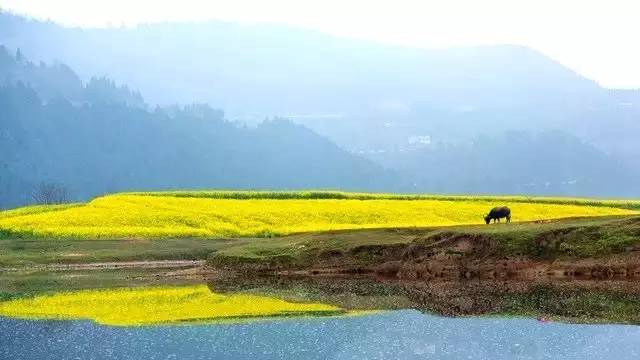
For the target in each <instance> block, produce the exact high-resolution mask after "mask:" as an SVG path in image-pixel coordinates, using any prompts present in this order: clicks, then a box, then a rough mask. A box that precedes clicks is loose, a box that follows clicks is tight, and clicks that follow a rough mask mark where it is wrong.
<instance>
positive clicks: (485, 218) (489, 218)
mask: <svg viewBox="0 0 640 360" xmlns="http://www.w3.org/2000/svg"><path fill="white" fill-rule="evenodd" d="M484 222H486V223H487V225H489V223H490V222H491V216H489V214H487V215H485V216H484Z"/></svg>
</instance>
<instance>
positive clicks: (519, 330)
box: [0, 310, 640, 360]
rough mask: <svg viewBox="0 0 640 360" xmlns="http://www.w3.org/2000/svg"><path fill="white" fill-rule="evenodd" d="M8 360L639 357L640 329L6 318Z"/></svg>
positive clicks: (349, 320) (478, 320)
mask: <svg viewBox="0 0 640 360" xmlns="http://www.w3.org/2000/svg"><path fill="white" fill-rule="evenodd" d="M0 359H2V360H5V359H6V360H9V359H12V360H21V359H38V360H46V359H52V360H53V359H55V360H59V359H83V360H84V359H132V360H134V359H135V360H138V359H252V360H253V359H492V360H494V359H615V360H623V359H634V360H635V359H640V326H629V325H575V324H564V323H554V322H541V321H538V320H535V319H525V318H487V317H458V318H448V317H441V316H435V315H428V314H423V313H421V312H419V311H416V310H397V311H385V312H379V313H374V314H368V315H361V316H352V317H335V318H295V319H278V320H262V321H256V322H248V323H240V324H211V325H179V326H148V327H113V326H102V325H97V324H95V323H93V322H90V321H63V320H61V321H51V320H19V319H10V318H1V317H0Z"/></svg>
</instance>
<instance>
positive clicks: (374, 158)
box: [0, 13, 640, 196]
mask: <svg viewBox="0 0 640 360" xmlns="http://www.w3.org/2000/svg"><path fill="white" fill-rule="evenodd" d="M0 44H2V45H4V46H5V47H6V51H5V54H8V55H4V58H3V55H2V54H1V53H0V66H2V72H0V83H4V84H10V86H9V87H8V88H5V89H4V95H3V96H5V97H7V96H13V97H14V98H15V97H18V98H22V97H27V98H29V97H32V95H33V94H31V95H29V94H30V92H29V90H27V89H22V88H20V87H19V86H18V85H17V84H18V82H21V83H24V84H27V86H26V87H27V88H29V89H31V91H32V92H33V93H34V94H35V97H37V98H38V100H33V101H35V102H36V103H39V104H40V105H39V107H37V109H39V110H37V111H39V112H40V113H39V115H38V117H39V118H40V119H41V120H38V121H44V120H42V119H46V118H51V117H54V118H55V116H60V114H59V113H56V114H57V115H55V114H54V113H52V112H54V111H62V112H63V113H65V112H69V113H73V114H76V115H73V116H72V118H74V119H80V118H82V119H83V120H78V121H82V123H81V124H85V123H86V124H92V121H103V122H105V125H100V126H104V128H108V126H107V125H106V124H107V123H108V122H110V121H114V122H116V123H117V124H119V125H117V126H124V127H122V128H119V130H117V131H116V130H113V131H112V130H108V131H106V132H105V131H104V128H102V130H100V131H98V130H95V129H93V127H92V126H89V125H87V126H84V125H83V126H79V125H78V124H75V123H69V124H68V125H69V126H72V127H74V128H79V129H80V128H81V129H82V130H81V132H80V133H78V134H76V133H74V135H78V136H83V137H89V138H91V137H99V138H101V139H102V140H101V141H111V140H108V139H110V137H115V138H119V137H123V135H125V136H124V137H125V138H126V134H128V132H130V131H131V132H134V131H140V134H142V133H144V132H146V130H145V131H143V130H142V129H145V128H146V127H147V126H152V127H153V131H152V132H151V133H152V134H155V135H154V136H153V137H155V138H156V139H164V141H165V143H160V142H154V143H153V146H154V147H156V151H157V152H159V153H162V154H163V155H162V156H173V155H171V154H172V152H183V153H188V155H189V156H188V157H182V158H178V157H174V158H172V159H173V160H172V161H175V162H176V163H175V164H176V166H178V165H180V166H184V168H183V167H178V168H172V167H168V168H162V167H161V166H159V165H158V164H159V162H161V161H160V160H159V159H157V160H154V161H151V162H150V164H154V165H153V166H155V168H153V169H154V170H153V171H152V169H151V168H144V167H140V164H139V163H136V164H135V165H134V164H133V163H126V162H123V163H117V164H116V163H114V164H110V165H109V166H117V167H118V168H119V169H127V166H132V167H135V169H136V170H135V171H134V170H130V171H134V172H135V173H136V174H137V175H135V176H133V177H131V178H128V179H127V180H126V181H125V180H124V179H122V178H119V179H116V180H109V182H110V183H113V184H116V185H114V186H107V185H106V184H103V185H104V186H98V185H96V186H95V187H91V191H89V190H87V191H84V190H83V191H82V193H83V194H85V195H87V196H88V195H89V194H94V193H97V192H100V191H108V190H115V189H125V188H126V189H129V188H140V189H141V188H145V189H148V188H155V187H162V188H170V187H186V186H190V187H221V186H224V187H271V188H283V187H292V188H293V187H295V188H300V187H306V188H312V187H325V188H326V187H332V188H348V189H357V190H372V189H373V190H376V189H379V190H385V191H408V192H483V193H498V192H500V193H529V194H562V195H598V196H640V188H638V187H637V186H636V185H635V184H636V183H637V180H638V179H640V176H639V175H638V170H636V169H637V168H638V166H637V165H638V161H637V159H638V156H640V145H639V144H638V142H637V140H636V139H637V138H638V136H639V135H640V92H639V91H633V90H617V89H605V88H602V87H600V86H599V85H598V84H597V83H595V82H593V81H591V80H588V79H585V78H584V77H582V76H580V75H579V74H576V73H575V72H573V71H571V70H570V69H568V68H566V67H564V66H562V65H560V64H558V63H556V62H555V61H553V60H551V59H549V58H548V57H546V56H544V55H542V54H540V53H538V52H536V51H534V50H532V49H529V48H525V47H521V46H511V45H505V46H488V47H473V48H454V49H439V50H424V49H412V48H406V47H398V46H390V45H382V44H377V43H372V42H365V41H359V40H349V39H341V38H336V37H332V36H329V35H325V34H322V33H318V32H313V31H307V30H300V29H294V28H288V27H284V26H278V25H251V26H249V25H239V24H232V23H224V22H214V21H211V22H203V23H196V24H188V23H180V24H169V23H162V24H150V25H141V26H138V27H136V28H108V29H81V28H66V27H62V26H59V25H57V24H55V23H51V22H42V21H35V20H28V19H25V18H23V17H19V16H15V15H12V14H7V13H0ZM18 49H19V50H20V53H19V54H17V52H18ZM9 58H11V59H10V60H7V59H9ZM20 58H22V59H20ZM27 59H30V60H32V61H34V62H36V63H37V62H39V61H43V62H44V63H42V64H39V63H38V64H37V65H36V64H34V63H31V62H30V61H28V60H27ZM64 64H67V65H68V66H67V65H64ZM76 74H77V75H76ZM111 79H114V80H111ZM116 83H117V84H126V86H118V85H116ZM18 88H20V89H18ZM138 90H140V92H138ZM18 93H20V94H22V95H16V94H18ZM143 95H144V98H143ZM60 99H65V100H66V101H67V102H68V104H67V103H65V102H63V103H64V104H66V105H64V106H63V107H62V108H63V109H65V110H60V109H59V108H56V107H55V106H61V105H60V104H59V100H60ZM12 101H13V100H12ZM16 101H17V100H16ZM21 101H22V100H21ZM29 101H31V100H29ZM192 103H198V104H205V103H208V104H212V106H214V107H215V108H221V109H224V111H225V112H224V114H226V116H225V115H223V113H222V111H218V110H213V109H212V108H211V107H209V106H205V105H198V106H188V107H187V108H184V105H188V104H192ZM56 104H58V105H56ZM173 104H177V105H176V106H173ZM21 106H24V109H28V108H29V106H30V105H26V104H22V105H21ZM69 106H70V107H69ZM158 106H159V107H158ZM156 107H158V109H157V110H156ZM24 109H23V110H24ZM24 111H26V110H24ZM119 112H123V113H126V115H122V116H123V117H124V118H126V119H131V120H128V121H127V122H125V124H126V125H121V124H120V123H118V121H121V120H116V119H118V116H120V115H117V114H118V113H119ZM203 113H204V114H206V116H204V118H207V119H214V121H213V122H212V123H208V125H206V126H205V127H204V128H203V127H202V126H204V125H202V124H201V123H199V122H198V121H200V120H193V119H194V118H195V119H198V118H203V116H202V114H203ZM5 114H8V113H5ZM80 114H82V115H80ZM10 116H12V117H15V116H17V115H15V114H11V115H10ZM265 118H279V119H280V120H277V121H275V122H273V121H269V122H267V123H265V124H263V125H259V124H261V123H262V121H263V120H264V119H265ZM10 119H11V118H6V117H5V118H4V119H3V120H0V121H4V122H9V123H12V121H13V120H10ZM95 119H100V120H95ZM133 119H147V120H144V121H142V122H137V120H133ZM162 119H164V120H162ZM176 119H191V120H184V121H183V120H176ZM225 119H230V120H231V122H229V120H225ZM282 119H288V120H290V121H291V122H295V123H298V124H300V125H303V126H304V127H301V126H295V125H294V124H292V123H291V122H288V121H283V120H282ZM25 121H26V120H25ZM28 121H36V120H28ZM194 121H195V122H194ZM143 123H144V124H145V125H141V124H143ZM133 124H137V125H136V126H138V125H139V126H140V129H138V130H133V129H132V128H131V127H130V126H133ZM158 124H163V125H158ZM194 124H199V125H197V126H195V125H194ZM212 124H216V125H215V126H214V125H212ZM222 124H224V125H222ZM243 124H247V126H248V127H245V126H244V125H243ZM24 126H27V127H29V126H42V124H40V123H29V124H28V125H24ZM210 126H211V128H208V127H210ZM218 127H221V128H224V129H225V130H224V131H223V130H220V129H219V128H218ZM214 128H215V129H216V130H215V131H214V130H212V129H214ZM230 129H235V130H230ZM309 129H311V131H310V130H309ZM7 131H16V130H15V128H14V129H11V130H7ZM47 131H54V130H51V129H49V130H47ZM57 131H62V130H60V129H57ZM96 131H97V132H96ZM154 131H155V132H157V133H155V132H154ZM226 131H228V132H229V133H227V132H226ZM182 132H187V133H188V134H189V135H184V136H183V137H181V138H180V139H175V138H174V137H172V136H170V135H169V134H170V133H182ZM218 132H219V133H218ZM232 133H233V134H234V135H231V134H232ZM43 134H44V133H41V134H40V135H37V136H49V135H46V134H44V135H43ZM196 134H197V135H196ZM203 134H207V136H210V138H207V136H204V135H203ZM200 135H202V137H201V139H200V140H199V141H198V142H195V143H191V142H189V141H187V140H186V139H188V138H190V137H192V136H196V137H197V138H200ZM214 135H215V136H214ZM24 136H25V139H28V138H31V137H33V136H36V135H34V134H28V135H24ZM51 136H53V135H51ZM55 136H58V137H59V136H62V134H61V133H57V135H55ZM235 136H238V137H235ZM10 137H13V135H11V134H10ZM257 139H259V140H257ZM327 139H329V140H327ZM142 140H144V141H151V140H149V139H147V138H146V137H143V138H142V139H136V140H135V141H142ZM83 141H84V140H83ZM118 141H124V140H118ZM129 141H131V143H127V144H124V143H122V144H119V145H118V148H121V149H123V150H122V154H121V155H122V156H125V154H126V153H127V152H128V151H131V149H132V148H133V145H134V144H133V142H134V140H133V139H129ZM231 143H233V144H234V145H230V144H231ZM334 143H335V144H336V145H337V146H336V145H334ZM83 144H84V145H87V146H90V144H87V143H83ZM163 144H164V145H163ZM205 144H206V145H205ZM254 145H255V146H254ZM78 146H79V148H74V149H81V148H82V146H80V145H78ZM129 146H131V147H129ZM158 148H166V149H164V150H162V151H160V150H158ZM342 149H344V150H342ZM78 151H79V150H78ZM163 151H166V153H164V152H163ZM225 151H228V152H229V154H231V153H233V154H235V155H234V156H235V157H233V156H230V157H228V156H227V155H215V156H214V155H211V154H214V153H215V154H227V153H225ZM325 153H326V154H331V155H326V156H324V155H323V154H325ZM144 154H145V156H151V157H152V158H153V157H154V155H153V154H152V152H150V153H144ZM239 154H242V156H240V155H239ZM68 155H69V154H68ZM86 156H87V159H85V160H83V161H88V162H90V156H89V155H86ZM105 156H106V155H105ZM140 156H142V154H140ZM364 158H367V160H365V159H364ZM66 159H69V157H67V158H66ZM184 159H190V160H189V161H186V160H184ZM258 159H259V160H258ZM293 159H297V160H295V161H294V160H293ZM33 161H36V160H33ZM139 161H143V160H142V158H140V159H139ZM191 161H193V162H191ZM0 162H2V159H0ZM54 162H55V161H54ZM182 162H184V164H182ZM5 163H6V161H5ZM36 163H37V161H36ZM243 163H251V164H253V166H251V167H253V168H256V169H261V170H260V171H258V170H256V171H248V170H246V169H245V167H244V165H242V164H243ZM101 164H102V165H106V163H101ZM194 164H205V165H203V166H204V169H206V171H205V170H203V168H200V169H199V170H198V171H195V170H188V169H192V166H194ZM294 164H296V165H295V166H294ZM33 166H34V168H39V166H37V165H33ZM52 166H53V165H52ZM83 166H84V165H83ZM149 166H151V165H149ZM296 166H297V167H296ZM215 167H222V168H223V169H234V170H233V171H230V170H229V171H228V172H227V171H226V170H225V171H223V172H224V173H225V175H223V174H222V173H219V172H214V170H212V169H213V168H215ZM265 168H271V169H272V170H265ZM385 168H386V169H385ZM177 169H180V170H179V171H177ZM320 169H323V170H320ZM12 171H14V172H17V173H16V174H19V175H21V177H22V178H23V180H22V181H23V182H25V183H30V184H32V183H33V182H35V181H39V180H40V179H41V178H45V177H46V176H44V175H42V174H40V175H37V176H35V175H34V176H31V175H29V176H26V178H28V179H29V180H24V179H25V177H24V176H22V175H24V171H18V170H15V169H14V170H12ZM50 171H53V170H50ZM50 171H49V170H47V172H46V174H49V173H50ZM74 171H76V170H74ZM95 171H96V172H97V173H99V174H100V176H99V177H98V178H99V179H100V181H102V180H104V179H107V178H109V176H107V175H106V174H104V173H102V172H98V170H97V169H95ZM127 171H129V170H127ZM163 171H166V172H168V173H169V174H167V175H166V176H167V177H165V175H163ZM194 171H195V172H194ZM207 171H212V172H211V173H208V172H207ZM265 171H266V173H265ZM145 173H148V174H150V175H148V176H146V177H145V176H142V175H141V174H145ZM259 173H262V174H263V175H258V174H259ZM303 174H304V175H303ZM137 176H140V177H137ZM15 177H16V178H17V177H20V176H17V175H16V176H15ZM176 177H181V179H180V181H178V180H176ZM52 178H55V176H52ZM134 178H135V179H136V180H135V181H134V180H133V179H134ZM192 180H193V181H192ZM100 181H98V183H100ZM88 183H90V181H88ZM88 187H89V185H87V184H84V185H82V186H79V188H82V189H85V188H88ZM78 193H80V191H78Z"/></svg>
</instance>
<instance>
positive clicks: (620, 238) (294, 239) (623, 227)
mask: <svg viewBox="0 0 640 360" xmlns="http://www.w3.org/2000/svg"><path fill="white" fill-rule="evenodd" d="M454 238H457V239H465V238H466V239H471V240H472V242H476V243H483V244H484V246H487V247H488V248H490V253H488V254H485V255H491V256H493V257H496V258H498V257H504V256H514V257H518V256H525V257H528V258H532V259H563V258H566V259H570V258H586V257H602V256H607V255H612V254H620V253H625V252H629V251H632V250H635V249H636V248H637V247H639V246H640V217H636V216H632V217H628V216H622V217H619V216H607V217H595V218H590V217H586V218H572V219H560V220H553V221H549V220H545V221H540V222H528V223H517V224H515V223H512V224H509V225H507V224H500V225H471V226H451V227H427V228H391V229H369V230H359V231H333V232H319V233H305V234H297V235H290V236H285V237H280V238H274V239H269V240H268V241H266V240H263V239H245V240H244V241H243V242H242V243H237V244H233V243H231V244H229V246H226V247H224V248H220V249H218V250H217V251H216V252H215V253H213V254H212V256H211V257H210V262H211V263H212V264H214V265H225V266H226V265H230V266H234V265H235V264H271V265H273V266H287V265H293V266H299V267H305V266H311V265H312V264H314V263H316V264H317V263H319V262H322V261H323V259H330V258H333V259H342V260H341V261H348V262H351V263H355V264H360V265H371V264H377V263H382V262H385V261H390V260H398V259H396V258H394V257H398V256H400V255H399V253H401V252H402V251H404V249H405V248H408V247H409V246H418V247H429V246H433V245H434V244H436V243H439V242H442V241H443V240H446V239H454ZM452 251H454V252H455V251H457V250H456V249H452Z"/></svg>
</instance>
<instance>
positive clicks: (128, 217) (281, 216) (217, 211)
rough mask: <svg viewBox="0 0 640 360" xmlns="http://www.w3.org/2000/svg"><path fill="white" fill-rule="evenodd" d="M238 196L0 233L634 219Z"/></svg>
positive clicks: (450, 203) (576, 207) (479, 204)
mask: <svg viewBox="0 0 640 360" xmlns="http://www.w3.org/2000/svg"><path fill="white" fill-rule="evenodd" d="M238 194H244V195H245V196H247V198H241V199H230V198H224V199H216V198H207V197H175V196H145V195H127V194H121V195H111V196H104V197H100V198H97V199H95V200H93V201H91V202H89V203H87V204H84V205H73V206H65V207H57V208H50V207H33V208H25V209H18V210H12V211H8V212H0V232H2V231H8V232H15V233H21V234H25V235H34V236H51V237H82V238H130V237H134V238H137V237H145V238H146V237H150V238H162V237H227V236H230V237H233V236H269V235H285V234H290V233H296V232H307V231H325V230H338V229H361V228H382V227H411V226H449V225H467V224H480V223H483V218H482V216H483V214H485V213H486V212H487V211H489V209H491V207H493V206H495V205H501V204H507V205H509V206H510V207H511V210H512V214H513V220H514V221H531V220H541V219H554V218H563V217H572V216H601V215H628V214H634V213H637V212H634V211H630V210H625V209H620V208H613V207H606V206H589V205H588V204H587V203H584V204H582V203H576V204H574V203H571V202H570V201H569V200H562V199H558V200H557V201H558V203H542V202H538V201H542V200H536V199H532V200H531V202H526V201H528V200H526V199H520V200H518V202H513V203H510V202H508V199H507V198H505V199H501V198H496V199H484V198H474V197H468V198H460V199H457V200H438V199H424V200H398V199H385V198H384V197H382V195H381V198H379V199H377V198H374V199H368V200H355V199H263V198H260V199H253V198H251V197H250V195H251V194H252V193H238ZM256 196H257V195H256ZM552 200H553V199H547V200H546V201H552ZM563 201H565V202H566V203H563ZM607 204H608V203H607ZM612 205H615V204H614V203H612Z"/></svg>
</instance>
